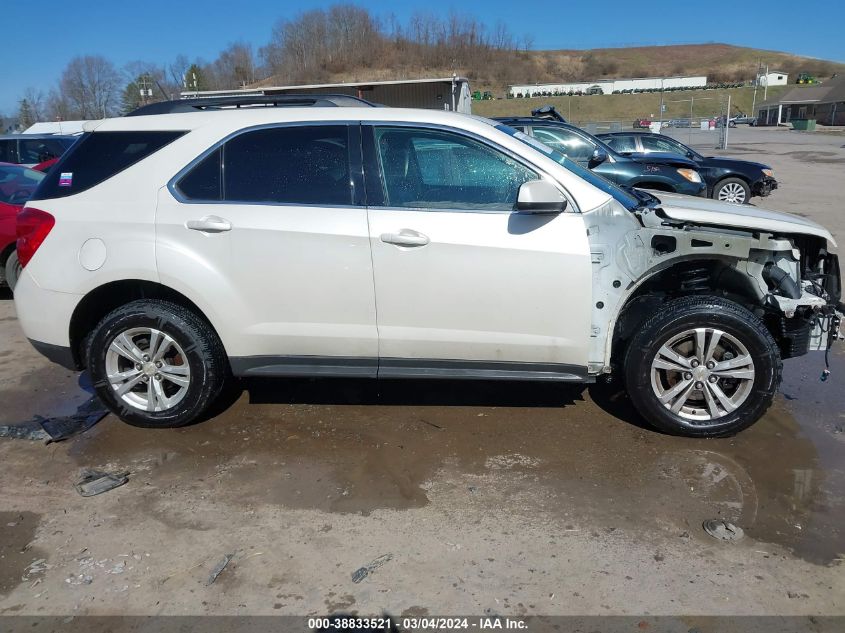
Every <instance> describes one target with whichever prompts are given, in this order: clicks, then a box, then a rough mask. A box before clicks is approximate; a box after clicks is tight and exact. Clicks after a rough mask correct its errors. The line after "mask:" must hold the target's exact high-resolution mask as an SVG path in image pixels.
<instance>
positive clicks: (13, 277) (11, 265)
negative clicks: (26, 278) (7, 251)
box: [4, 251, 23, 290]
mask: <svg viewBox="0 0 845 633" xmlns="http://www.w3.org/2000/svg"><path fill="white" fill-rule="evenodd" d="M21 272H23V266H21V262H20V260H19V259H18V252H17V251H12V253H11V255H9V258H8V259H7V260H6V265H5V269H4V273H5V276H6V285H7V286H9V288H11V289H12V290H14V289H15V286H16V285H17V283H18V279H20V276H21Z"/></svg>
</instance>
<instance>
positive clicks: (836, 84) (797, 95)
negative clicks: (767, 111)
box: [758, 75, 845, 108]
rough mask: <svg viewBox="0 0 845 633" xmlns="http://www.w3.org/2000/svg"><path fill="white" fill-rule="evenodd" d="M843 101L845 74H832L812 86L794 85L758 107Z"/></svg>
mask: <svg viewBox="0 0 845 633" xmlns="http://www.w3.org/2000/svg"><path fill="white" fill-rule="evenodd" d="M839 101H845V75H842V76H841V77H839V76H836V75H834V76H833V77H831V78H830V79H828V80H827V81H826V82H824V83H823V84H818V85H814V86H796V87H794V88H793V89H792V90H790V91H789V92H787V93H786V94H784V95H783V96H781V97H779V98H778V99H769V100H768V101H764V102H763V103H761V104H759V106H758V107H760V108H766V107H771V106H775V105H778V104H783V105H791V104H795V103H808V104H809V103H835V102H839Z"/></svg>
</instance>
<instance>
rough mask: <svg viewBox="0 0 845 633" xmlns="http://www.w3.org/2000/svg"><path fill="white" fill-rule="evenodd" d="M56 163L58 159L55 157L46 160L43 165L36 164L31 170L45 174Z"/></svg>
mask: <svg viewBox="0 0 845 633" xmlns="http://www.w3.org/2000/svg"><path fill="white" fill-rule="evenodd" d="M58 162H59V158H58V157H56V158H50V159H48V160H45V161H44V162H43V163H38V164H37V165H35V166H34V167H33V169H34V170H35V171H42V172H44V173H46V172H48V171H49V170H50V168H51V167H52V166H53V165H55V164H56V163H58Z"/></svg>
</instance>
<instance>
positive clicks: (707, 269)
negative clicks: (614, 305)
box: [606, 256, 762, 365]
mask: <svg viewBox="0 0 845 633" xmlns="http://www.w3.org/2000/svg"><path fill="white" fill-rule="evenodd" d="M735 261H736V260H735V259H733V258H729V257H718V256H712V257H707V258H704V259H702V258H701V257H688V258H683V259H678V260H675V261H672V262H668V263H667V264H666V265H665V266H663V267H661V268H660V269H657V270H655V271H653V272H652V273H651V274H649V275H647V276H645V277H643V278H642V279H640V280H639V282H638V283H637V284H636V285H635V286H633V287H632V288H631V289H630V291H629V292H628V294H627V296H626V297H625V299H624V300H623V302H622V304H621V306H620V308H619V310H618V311H617V313H616V316H615V319H614V322H613V323H612V324H611V326H610V329H609V331H610V332H611V333H612V334H611V339H610V341H609V345H608V348H607V354H606V356H607V358H606V360H607V361H608V362H609V363H610V364H611V365H613V364H614V363H615V362H616V361H617V360H618V359H619V358H620V357H621V356H620V355H621V354H624V351H625V346H626V344H627V342H628V341H629V340H630V338H631V337H632V336H633V334H634V333H635V332H636V331H637V328H638V327H639V326H640V325H642V323H643V322H644V321H645V320H646V319H647V318H648V317H649V316H650V315H651V314H653V313H654V311H656V310H659V309H660V306H661V305H662V304H663V303H664V302H665V301H667V300H670V299H675V298H678V297H682V296H689V295H716V296H720V297H723V298H725V299H729V300H731V301H734V302H736V303H738V304H740V305H742V306H744V307H746V308H748V309H750V310H752V311H755V310H758V309H761V300H762V297H761V296H760V294H759V290H758V289H757V288H755V286H754V283H753V281H752V280H751V279H750V278H749V277H748V276H746V275H744V274H743V273H741V272H739V271H738V270H736V268H734V267H733V266H732V264H733V263H735Z"/></svg>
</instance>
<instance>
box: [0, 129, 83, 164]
mask: <svg viewBox="0 0 845 633" xmlns="http://www.w3.org/2000/svg"><path fill="white" fill-rule="evenodd" d="M76 139H77V137H76V136H61V135H58V134H6V135H2V136H0V163H15V164H18V165H25V166H26V167H32V166H34V165H37V164H38V163H43V162H44V161H47V160H50V159H51V158H58V157H59V156H61V155H62V154H64V153H65V151H67V149H68V148H69V147H70V146H71V145H73V143H74V141H76Z"/></svg>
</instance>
